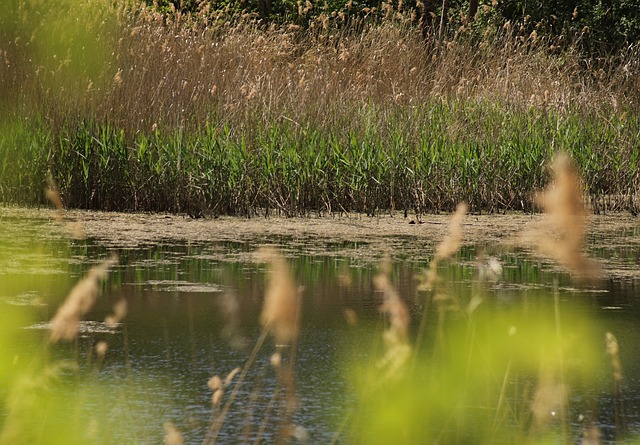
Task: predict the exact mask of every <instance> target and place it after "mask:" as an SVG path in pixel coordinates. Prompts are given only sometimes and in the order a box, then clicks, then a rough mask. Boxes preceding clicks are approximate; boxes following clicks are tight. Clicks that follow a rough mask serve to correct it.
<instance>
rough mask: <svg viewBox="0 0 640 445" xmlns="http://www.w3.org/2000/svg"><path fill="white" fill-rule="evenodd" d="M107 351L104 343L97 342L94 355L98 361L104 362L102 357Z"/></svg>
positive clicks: (107, 347) (107, 346)
mask: <svg viewBox="0 0 640 445" xmlns="http://www.w3.org/2000/svg"><path fill="white" fill-rule="evenodd" d="M108 349H109V345H108V344H107V342H106V341H99V342H98V343H96V355H97V356H98V358H99V359H100V360H104V356H105V355H107V350H108Z"/></svg>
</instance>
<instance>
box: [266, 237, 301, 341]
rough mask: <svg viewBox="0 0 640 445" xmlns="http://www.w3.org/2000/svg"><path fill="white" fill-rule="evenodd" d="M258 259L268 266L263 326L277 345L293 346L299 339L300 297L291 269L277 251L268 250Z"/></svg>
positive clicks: (269, 248)
mask: <svg viewBox="0 0 640 445" xmlns="http://www.w3.org/2000/svg"><path fill="white" fill-rule="evenodd" d="M257 253H258V258H259V259H261V260H262V261H266V262H267V263H268V264H269V269H270V271H269V283H268V285H267V289H266V290H265V295H264V304H263V307H262V313H261V314H260V323H261V324H262V326H263V327H264V328H266V329H269V330H270V331H271V333H272V334H273V336H274V338H275V340H276V343H277V344H282V345H286V344H292V343H294V342H295V340H296V339H297V337H298V330H299V312H300V296H299V293H298V288H297V287H296V285H295V283H294V281H293V277H292V276H291V272H290V270H289V266H288V264H287V262H286V261H285V259H284V258H283V256H282V255H281V254H280V253H279V252H278V251H277V250H276V249H274V248H271V247H265V248H262V249H260V250H259V251H258V252H257Z"/></svg>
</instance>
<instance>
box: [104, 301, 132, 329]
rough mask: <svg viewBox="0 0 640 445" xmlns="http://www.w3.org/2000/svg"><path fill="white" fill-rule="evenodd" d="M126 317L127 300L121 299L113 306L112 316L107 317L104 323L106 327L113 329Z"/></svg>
mask: <svg viewBox="0 0 640 445" xmlns="http://www.w3.org/2000/svg"><path fill="white" fill-rule="evenodd" d="M126 316H127V300H125V299H124V298H122V299H120V300H118V302H117V303H116V304H115V305H114V306H113V314H111V315H109V316H107V318H105V319H104V322H105V324H106V325H107V326H108V327H110V328H113V327H116V326H117V325H118V323H120V322H121V321H122V320H123V319H124V317H126Z"/></svg>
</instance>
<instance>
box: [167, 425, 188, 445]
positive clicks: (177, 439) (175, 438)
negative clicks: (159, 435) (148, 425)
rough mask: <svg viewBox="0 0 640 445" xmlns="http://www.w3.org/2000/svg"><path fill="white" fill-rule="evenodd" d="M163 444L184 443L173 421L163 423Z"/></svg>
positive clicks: (180, 444)
mask: <svg viewBox="0 0 640 445" xmlns="http://www.w3.org/2000/svg"><path fill="white" fill-rule="evenodd" d="M164 445H184V437H183V436H182V433H181V432H180V431H179V430H178V429H177V428H176V426H175V425H174V424H173V422H166V423H165V424H164Z"/></svg>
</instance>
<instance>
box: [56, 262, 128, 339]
mask: <svg viewBox="0 0 640 445" xmlns="http://www.w3.org/2000/svg"><path fill="white" fill-rule="evenodd" d="M117 261H118V257H117V255H115V254H112V255H111V256H109V257H108V258H107V259H106V260H105V261H103V262H102V263H101V264H99V265H98V266H95V267H93V268H91V270H89V272H88V273H87V276H85V277H84V278H83V279H82V280H80V282H79V283H78V284H76V285H75V286H74V288H73V289H71V292H69V295H68V296H67V299H66V300H65V302H64V303H63V304H62V306H60V308H59V309H58V312H56V315H55V316H54V317H53V318H52V319H51V334H50V335H49V341H51V342H52V343H55V342H57V341H58V340H73V339H74V338H76V336H77V335H78V328H79V327H80V320H81V318H82V317H83V316H84V315H85V314H86V313H87V312H89V310H91V308H92V307H93V305H94V303H95V301H96V299H97V298H98V295H99V293H100V281H101V280H102V279H104V278H105V277H106V276H107V273H108V271H109V268H110V267H111V266H113V265H114V264H116V262H117Z"/></svg>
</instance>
